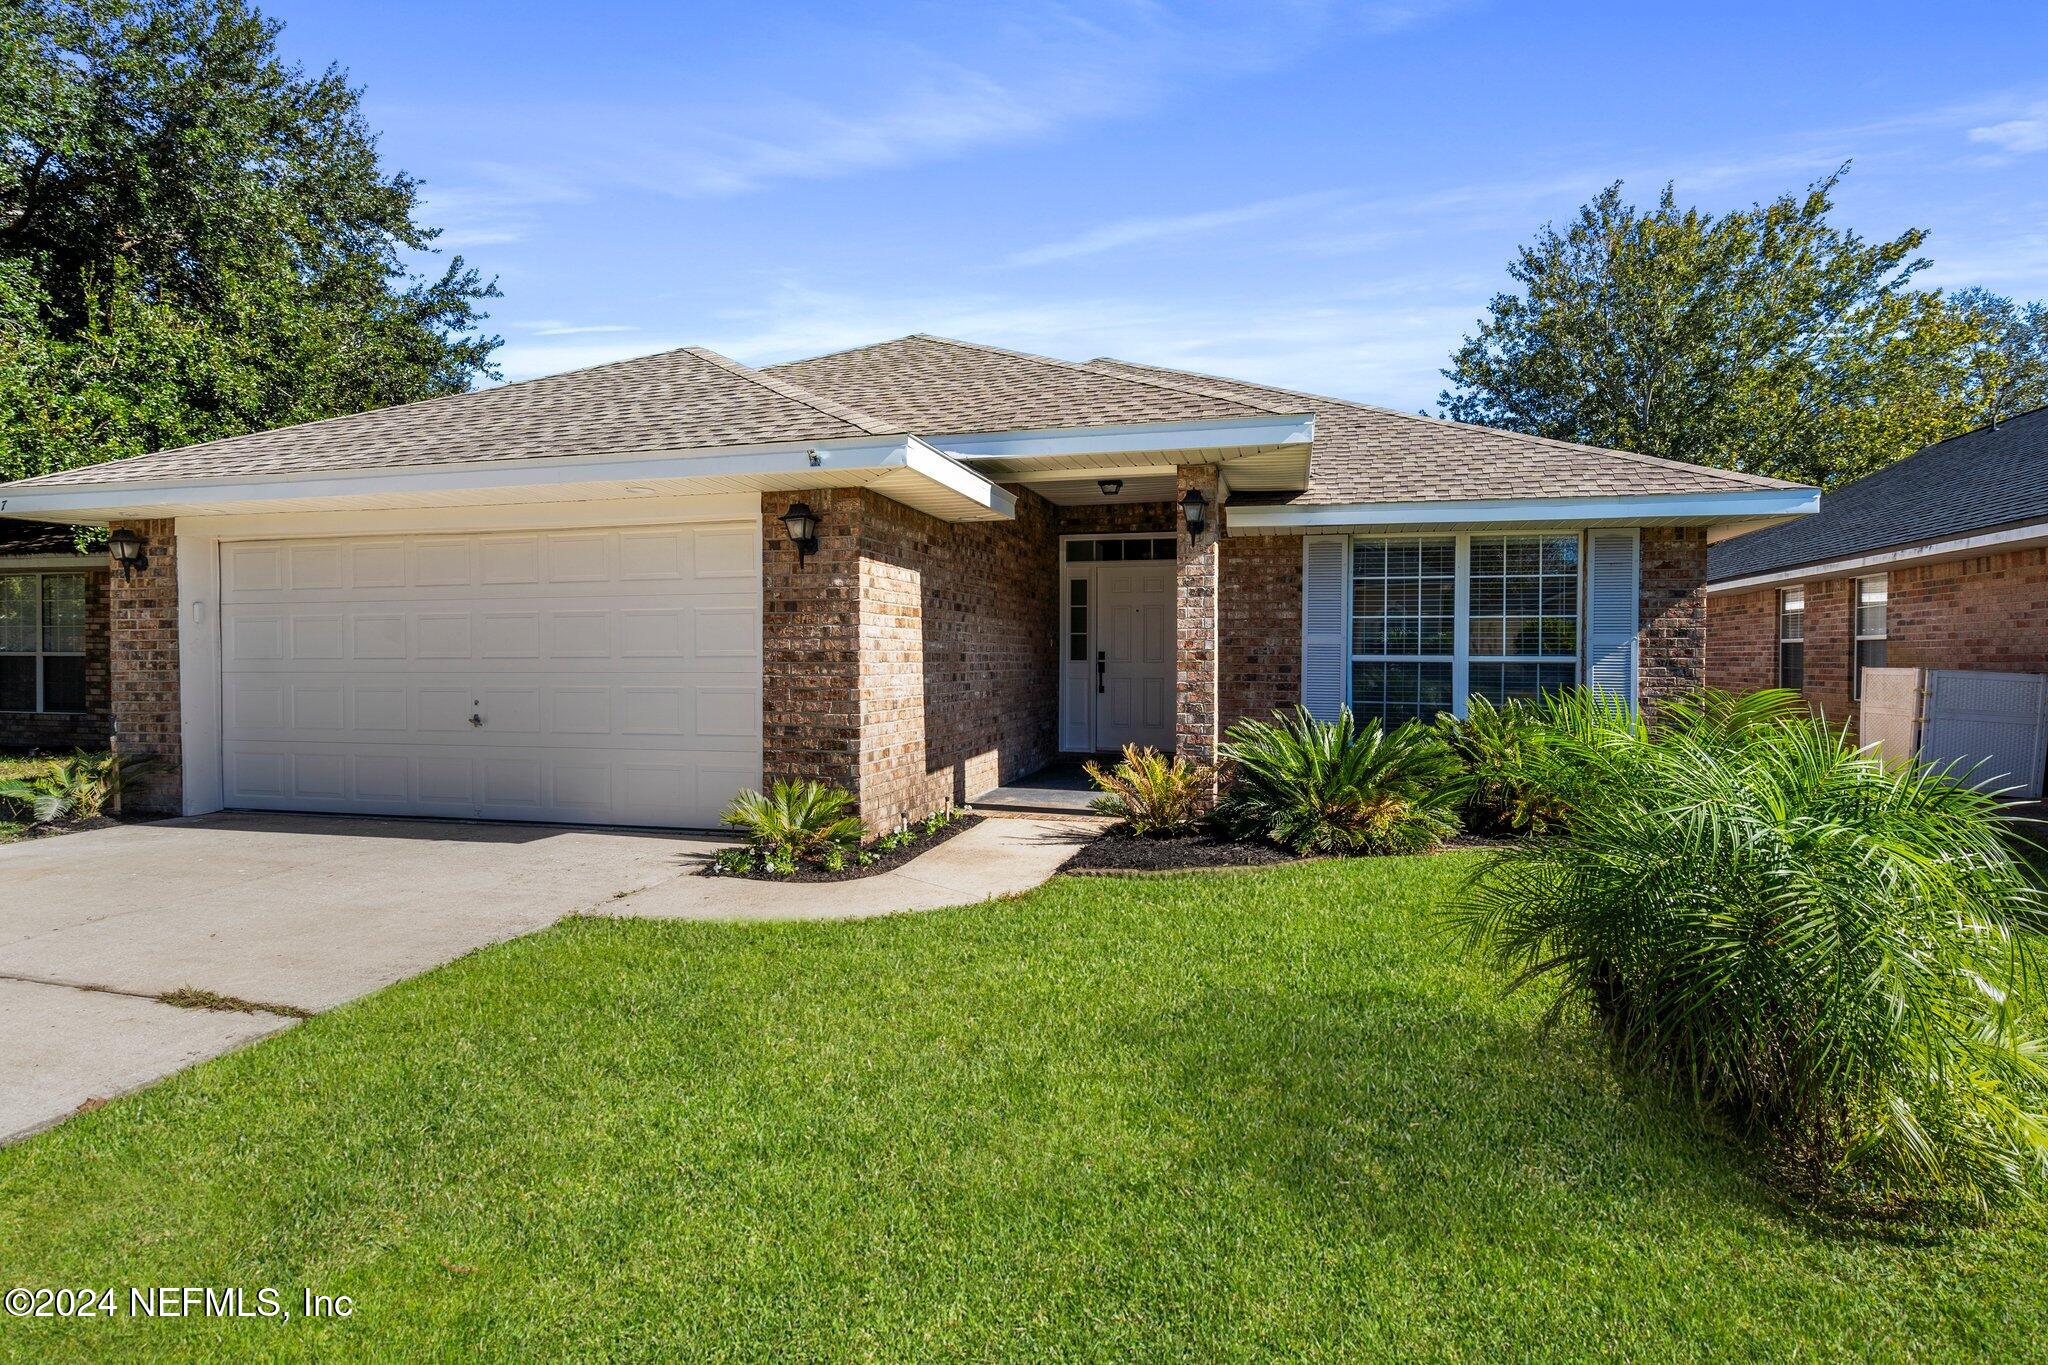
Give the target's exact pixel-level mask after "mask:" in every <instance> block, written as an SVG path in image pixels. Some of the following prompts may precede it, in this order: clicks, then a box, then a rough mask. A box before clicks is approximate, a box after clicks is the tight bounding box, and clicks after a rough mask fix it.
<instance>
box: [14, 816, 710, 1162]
mask: <svg viewBox="0 0 2048 1365" xmlns="http://www.w3.org/2000/svg"><path fill="white" fill-rule="evenodd" d="M719 843H720V841H718V840H715V839H711V838H702V839H692V838H688V837H679V836H676V835H672V834H642V833H632V832H625V831H617V830H586V829H566V828H559V827H552V826H548V827H538V826H517V825H482V824H477V825H467V824H450V823H443V822H428V821H412V820H379V819H365V818H355V817H344V816H313V815H219V816H206V817H202V818H199V819H194V820H170V821H165V822H163V823H160V824H149V825H119V826H114V827H111V828H106V829H99V830H92V831H89V832H83V833H78V834H68V835H62V836H58V837H55V838H47V839H36V840H30V841H27V842H24V843H17V844H9V845H6V846H4V847H0V1038H5V1039H6V1040H7V1046H6V1048H5V1049H0V1142H4V1141H6V1140H8V1139H9V1138H13V1137H19V1136H21V1135H23V1134H25V1133H27V1132H32V1131H34V1130H36V1129H38V1128H42V1127H45V1126H47V1125H49V1124H51V1123H54V1122H56V1121H57V1120H59V1119H61V1118H63V1117H65V1116H66V1115H68V1114H70V1113H71V1112H73V1111H74V1110H76V1109H77V1108H78V1107H79V1106H80V1105H82V1104H87V1103H89V1102H91V1101H93V1100H99V1099H106V1098H110V1097H112V1096H113V1095H116V1094H119V1093H121V1092H123V1091H126V1090H132V1089H134V1088H136V1087H137V1086H141V1085H144V1084H147V1083H148V1082H150V1081H153V1080H156V1079H158V1078H159V1077H162V1076H166V1075H169V1074H170V1073H171V1072H173V1071H177V1070H179V1069H180V1068H182V1067H184V1066H187V1065H189V1064H191V1063H192V1062H195V1061H199V1060H201V1059H203V1058H206V1057H210V1056H213V1055H215V1054H217V1053H220V1052H224V1051H227V1050H228V1049H229V1048H232V1047H235V1046H238V1045H239V1044H242V1043H245V1042H248V1041H250V1040H251V1039H254V1038H259V1037H262V1036H263V1035H265V1034H267V1033H273V1032H276V1031H277V1030H279V1029H283V1028H289V1027H290V1026H291V1025H292V1024H293V1023H294V1022H295V1019H296V1014H297V1013H298V1012H315V1011H319V1010H324V1009H328V1008H330V1007H332V1006H334V1005H338V1004H340V1003H341V1002H343V1001H345V1000H350V999H353V998H354V997H356V996H359V995H363V994H366V993H367V992H370V991H373V990H376V989H378V988H379V987H382V986H386V985H389V984H391V983H392V982H394V981H399V980H402V979H403V978H405V977H408V976H412V975H414V974H416V973H418V972H422V971H425V970H426V969H428V968H429V967H433V966H436V965H438V964H440V963H442V962H446V961H448V960H449V959H451V958H455V957H459V956H461V955H462V954H463V953H466V952H469V951H471V950H472V949H475V948H479V947H482V946H484V945H485V944H489V943H495V942H498V941H499V940H501V939H506V938H511V937H514V936H516V935H519V934H524V933H528V932H530V931H532V930H534V929H538V928H541V927H543V926H544V925H547V924H550V923H552V922H553V921H555V920H557V919H560V918H561V917H562V916H564V915H567V914H573V913H575V912H577V911H580V910H590V909H596V908H601V907H605V906H608V905H610V904H611V903H612V902H614V901H616V900H618V899H620V898H621V897H626V896H630V895H632V894H633V893H635V892H639V891H643V890H646V889H648V888H651V887H656V886H661V885H664V884H668V883H672V882H674V881H675V879H676V878H677V877H678V876H679V875H680V874H681V873H683V872H685V871H687V870H688V869H689V868H691V867H693V866H694V865H695V864H696V863H697V862H698V861H700V860H701V859H702V858H703V857H704V856H705V855H706V854H708V853H709V852H710V851H711V850H713V849H715V848H717V847H718V846H719ZM187 990H190V991H203V992H212V993H214V994H217V995H221V996H228V997H232V998H234V999H237V1000H241V1001H245V1002H250V1003H252V1004H255V1005H267V1006H271V1007H274V1008H273V1009H272V1010H257V1011H254V1012H246V1013H244V1012H220V1011H215V1010H206V1009H192V1008H180V1007H175V1006H172V1005H168V1004H164V1003H161V1002H160V1001H159V999H158V997H160V996H163V995H166V994H169V993H172V992H181V991H187Z"/></svg>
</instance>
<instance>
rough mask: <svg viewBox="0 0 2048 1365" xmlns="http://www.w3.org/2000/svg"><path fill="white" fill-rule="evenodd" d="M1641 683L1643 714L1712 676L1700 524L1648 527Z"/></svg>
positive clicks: (1644, 539)
mask: <svg viewBox="0 0 2048 1365" xmlns="http://www.w3.org/2000/svg"><path fill="white" fill-rule="evenodd" d="M1642 556H1643V557H1642V580H1641V586H1640V595H1641V600H1640V612H1641V615H1640V618H1639V619H1640V622H1641V624H1640V627H1639V629H1640V630H1641V635H1640V636H1639V637H1638V640H1637V645H1638V648H1637V651H1636V657H1637V665H1636V667H1637V673H1638V676H1637V679H1636V688H1637V692H1638V695H1639V697H1640V700H1641V703H1642V708H1643V715H1644V716H1645V717H1646V718H1648V719H1650V720H1655V719H1656V718H1657V711H1658V708H1659V707H1661V706H1662V705H1663V704H1664V703H1665V702H1668V701H1676V700H1678V699H1679V698H1680V697H1685V696H1690V695H1692V694H1693V693H1695V692H1698V691H1699V690H1700V688H1702V687H1704V686H1705V685H1706V680H1707V533H1706V532H1705V531H1704V530H1702V529H1700V528H1699V527H1695V526H1666V527H1659V526H1646V527H1644V528H1643V530H1642Z"/></svg>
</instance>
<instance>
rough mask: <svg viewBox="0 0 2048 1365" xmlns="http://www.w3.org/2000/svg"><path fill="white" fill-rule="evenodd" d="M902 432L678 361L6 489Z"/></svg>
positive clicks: (643, 363) (696, 354) (188, 449)
mask: <svg viewBox="0 0 2048 1365" xmlns="http://www.w3.org/2000/svg"><path fill="white" fill-rule="evenodd" d="M901 430H903V428H900V427H890V426H888V425H887V424H885V423H883V422H881V421H879V420H877V419H875V418H873V417H870V416H868V415H866V414H864V413H860V412H856V411H854V410H853V409H851V408H849V407H847V406H845V405H844V404H842V403H839V402H836V401H834V400H832V399H830V398H827V397H824V396H822V395H817V394H809V393H805V392H804V391H803V390H802V389H800V388H798V387H797V386H796V385H795V384H792V383H790V382H788V381H787V380H782V379H778V378H776V377H774V376H772V375H763V374H761V373H759V372H757V371H754V370H750V369H748V368H747V367H746V366H744V365H741V364H739V363H738V362H737V361H732V360H728V359H726V358H725V357H724V356H722V355H719V354H717V353H716V352H714V351H707V350H703V349H701V348H699V347H690V348H687V349H684V350H679V351H667V352H664V353H662V354H660V355H651V356H642V357H640V358H638V359H635V360H620V361H616V362H614V363H612V364H609V365H598V366H596V367H594V368H591V369H587V370H574V371H571V372H570V373H568V374H557V375H549V376H547V377H546V378H544V379H528V380H525V381H522V382H520V383H517V384H505V385H502V386H500V387H498V388H494V389H479V390H476V391H475V392H472V393H458V394H451V395H449V396H448V397H445V398H429V399H426V400H424V401H422V402H418V403H405V404H401V405H400V406H398V407H391V408H376V409H373V410H372V411H369V412H359V413H354V414H352V415H350V416H346V417H330V418H328V419H327V420H326V421H322V422H307V423H304V424H302V425H300V426H295V427H280V428H278V429H277V430H275V431H259V432H254V433H252V434H250V435H247V436H234V437H230V438H228V439H226V440H221V441H207V442H205V443H204V444H201V445H194V446H184V447H181V448H179V449H176V450H165V451H159V452H157V453H156V454H153V455H137V456H134V457H132V458H130V459H126V460H117V461H114V462H113V463H110V464H102V465H89V466H86V467H84V468H80V469H70V470H65V471H63V472H61V473H57V474H46V475H44V476H42V477H41V478H36V479H28V480H24V481H23V482H21V483H19V484H17V485H15V487H19V488H43V487H61V486H63V485H66V484H77V483H102V482H109V481H147V480H152V479H186V478H204V477H208V476H218V477H238V476H242V475H250V474H299V473H318V472H322V471H333V470H342V469H401V468H414V467H417V466H421V465H444V464H461V463H464V462H466V461H470V460H517V459H543V458H549V457H561V456H576V455H624V454H631V453H633V452H635V451H656V450H690V449H697V448H702V447H717V446H737V445H765V444H770V443H773V442H777V441H814V440H829V439H831V438H833V437H850V436H866V435H876V434H881V433H885V432H890V431H901Z"/></svg>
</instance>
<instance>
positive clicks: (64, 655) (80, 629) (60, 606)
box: [0, 520, 110, 751]
mask: <svg viewBox="0 0 2048 1365" xmlns="http://www.w3.org/2000/svg"><path fill="white" fill-rule="evenodd" d="M107 676H108V674H107V558H106V556H105V555H104V554H98V553H94V554H84V553H81V552H80V551H79V549H78V543H77V535H76V533H75V532H74V531H73V530H72V528H71V527H69V526H52V525H47V524H45V525H38V524H35V523H33V522H24V521H5V520H0V750H8V749H17V750H19V749H29V750H55V751H63V750H67V749H103V748H105V747H106V745H107V736H108V734H109V732H110V722H109V718H108V697H107Z"/></svg>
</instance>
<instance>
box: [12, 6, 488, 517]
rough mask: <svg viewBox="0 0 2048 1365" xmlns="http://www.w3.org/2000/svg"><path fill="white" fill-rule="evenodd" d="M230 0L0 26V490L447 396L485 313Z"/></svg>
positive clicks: (340, 127) (356, 138)
mask: <svg viewBox="0 0 2048 1365" xmlns="http://www.w3.org/2000/svg"><path fill="white" fill-rule="evenodd" d="M278 30H279V25H278V24H277V23H275V22H274V21H272V20H269V19H266V18H265V17H263V16H262V15H261V14H260V13H258V12H257V11H256V10H255V9H254V8H252V7H251V6H250V5H249V4H247V3H246V0H13V3H11V4H9V5H8V6H7V7H6V9H5V12H4V13H0V476H4V477H8V478H17V477H23V476H26V475H31V474H36V473H42V472H46V471H48V470H52V469H59V468H66V467H70V466H73V465H79V464H89V463H93V462H96V461H99V460H104V459H111V458H116V457H119V456H123V455H130V454H135V453H138V452H141V451H147V450H154V449H160V448H163V447H166V446H174V445H181V444H185V443H188V442H192V441H201V440H211V439H215V438H218V437H222V436H230V435H237V434H239V433H242V432H245V431H250V430H256V429H260V428H263V427H270V426H277V425H282V424H287V423H292V422H300V421H308V420H311V419H314V418H319V417H328V416H333V415H336V414H338V413H345V412H354V411H360V410H361V409H364V408H369V407H377V406H382V405H385V404H389V403H398V402H406V401H410V400H413V399H418V398H427V397H433V396H435V395H438V394H445V393H452V392H457V391H460V390H462V389H466V388H468V387H469V385H470V384H471V383H472V382H473V381H474V380H475V379H477V378H478V377H479V376H486V377H495V372H494V371H493V370H492V368H491V363H490V357H491V353H492V351H494V350H495V349H496V347H497V345H498V339H497V338H496V337H493V336H487V335H484V334H482V332H481V331H480V325H481V324H482V322H483V321H484V316H485V315H484V314H483V313H482V312H480V311H479V308H478V305H479V304H480V302H481V301H482V300H484V299H488V298H492V297H495V296H496V294H497V289H496V286H495V285H494V284H492V283H489V282H486V281H484V280H483V279H481V278H480V277H479V276H478V274H477V273H476V271H474V270H473V269H470V268H469V267H468V266H466V265H465V264H464V262H463V260H462V258H461V257H460V256H456V257H453V258H452V259H450V260H449V261H448V262H447V264H446V265H445V267H443V268H442V269H441V270H439V271H438V272H436V273H424V274H423V273H419V272H417V271H416V270H415V268H414V267H413V265H412V264H411V263H412V262H413V261H416V260H418V259H419V258H420V257H421V256H422V255H424V254H428V253H431V252H432V251H433V250H434V247H433V242H434V239H435V238H436V236H438V231H437V230H436V229H433V228H430V227H426V226H424V225H422V224H421V223H419V222H418V221H416V217H415V215H416V213H417V212H418V208H419V185H418V182H417V181H415V180H414V179H412V178H411V177H410V176H408V175H406V174H404V173H403V172H396V171H387V170H386V169H385V168H384V166H383V164H382V162H381V160H380V158H379V156H378V153H377V146H376V138H375V135H374V134H373V133H372V132H371V131H370V130H369V128H368V127H367V125H366V124H365V122H364V120H363V117H362V112H361V107H360V92H359V91H358V90H356V89H355V88H353V87H351V86H350V85H349V84H348V82H347V79H346V77H345V76H344V75H343V73H341V72H340V71H339V70H337V69H334V68H331V67H330V68H329V69H327V70H325V71H323V72H320V73H318V74H308V73H307V72H305V71H304V70H303V69H301V68H299V67H296V66H290V65H287V64H285V63H284V62H283V61H282V60H281V59H280V58H279V56H278V53H277V49H276V39H277V34H278Z"/></svg>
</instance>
